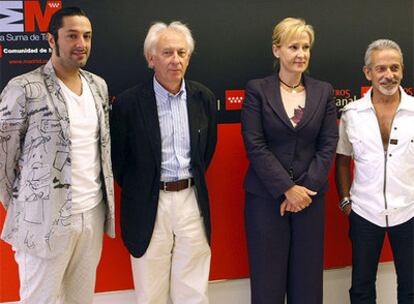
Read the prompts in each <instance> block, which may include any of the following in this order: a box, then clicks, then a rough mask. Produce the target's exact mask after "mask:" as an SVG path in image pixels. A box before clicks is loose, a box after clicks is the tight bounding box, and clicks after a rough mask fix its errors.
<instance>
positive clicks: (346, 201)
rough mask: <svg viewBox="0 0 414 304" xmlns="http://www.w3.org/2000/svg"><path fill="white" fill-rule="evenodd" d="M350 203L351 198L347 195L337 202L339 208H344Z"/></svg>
mask: <svg viewBox="0 0 414 304" xmlns="http://www.w3.org/2000/svg"><path fill="white" fill-rule="evenodd" d="M349 204H352V200H351V199H350V198H349V197H348V196H345V197H344V198H343V199H341V201H340V202H339V208H340V209H341V210H344V208H345V206H347V205H349Z"/></svg>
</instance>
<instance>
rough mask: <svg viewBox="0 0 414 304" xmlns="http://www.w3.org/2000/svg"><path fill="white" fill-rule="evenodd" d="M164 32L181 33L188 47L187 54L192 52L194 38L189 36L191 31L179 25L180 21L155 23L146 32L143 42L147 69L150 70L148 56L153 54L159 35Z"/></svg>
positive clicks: (183, 25) (181, 24)
mask: <svg viewBox="0 0 414 304" xmlns="http://www.w3.org/2000/svg"><path fill="white" fill-rule="evenodd" d="M166 30H172V31H176V32H178V33H181V34H182V35H183V36H184V38H185V40H186V42H187V46H188V50H187V51H188V53H189V55H191V54H192V53H193V51H194V45H195V42H194V38H193V36H192V35H191V31H190V29H189V28H188V26H187V25H185V24H184V23H181V22H180V21H173V22H171V23H170V24H168V25H167V24H166V23H163V22H156V23H154V24H153V25H151V27H150V28H149V30H148V33H147V37H145V41H144V56H145V59H147V62H148V67H150V68H152V65H151V63H150V56H151V55H153V54H155V48H156V46H157V43H158V40H159V39H160V36H161V34H162V33H163V32H164V31H166Z"/></svg>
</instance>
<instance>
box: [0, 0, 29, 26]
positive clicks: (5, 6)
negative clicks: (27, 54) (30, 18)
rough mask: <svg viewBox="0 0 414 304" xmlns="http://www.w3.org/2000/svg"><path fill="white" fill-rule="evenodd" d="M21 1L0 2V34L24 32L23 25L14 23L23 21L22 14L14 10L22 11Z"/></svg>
mask: <svg viewBox="0 0 414 304" xmlns="http://www.w3.org/2000/svg"><path fill="white" fill-rule="evenodd" d="M22 8H23V1H0V33H4V32H24V26H23V23H21V24H18V23H15V22H17V21H22V20H23V12H16V11H14V9H22Z"/></svg>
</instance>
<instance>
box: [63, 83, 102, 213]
mask: <svg viewBox="0 0 414 304" xmlns="http://www.w3.org/2000/svg"><path fill="white" fill-rule="evenodd" d="M81 79H82V94H81V95H80V96H78V95H76V94H75V93H74V92H73V91H71V90H70V89H69V88H68V87H67V86H66V85H65V84H64V83H63V82H62V81H61V80H59V84H60V87H61V88H62V93H63V96H64V98H65V101H66V108H67V111H68V114H69V130H70V141H71V146H70V159H71V166H72V184H71V189H72V214H76V213H82V212H85V211H87V210H90V209H92V208H93V207H95V206H96V205H98V204H99V203H100V202H101V201H102V198H103V196H102V187H101V179H100V172H101V163H100V154H99V146H98V144H99V126H98V116H97V113H96V106H95V101H94V98H93V95H92V92H91V90H90V88H89V85H88V83H87V81H86V80H85V79H84V78H83V77H81Z"/></svg>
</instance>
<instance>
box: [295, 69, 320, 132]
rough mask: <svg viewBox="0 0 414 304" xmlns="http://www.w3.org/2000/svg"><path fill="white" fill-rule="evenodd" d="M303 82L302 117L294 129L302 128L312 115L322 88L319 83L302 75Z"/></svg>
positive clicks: (317, 104) (317, 105) (318, 103)
mask: <svg viewBox="0 0 414 304" xmlns="http://www.w3.org/2000/svg"><path fill="white" fill-rule="evenodd" d="M304 84H305V88H306V103H305V111H304V113H303V117H302V119H301V121H300V122H299V124H298V125H297V126H296V130H300V129H302V128H303V127H304V126H305V125H306V124H307V123H308V122H309V121H310V120H311V119H312V117H313V115H314V114H315V112H316V110H317V109H318V107H319V105H320V99H321V94H322V90H321V89H320V87H319V85H318V84H317V83H315V82H314V81H312V79H311V78H309V77H307V76H304Z"/></svg>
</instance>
